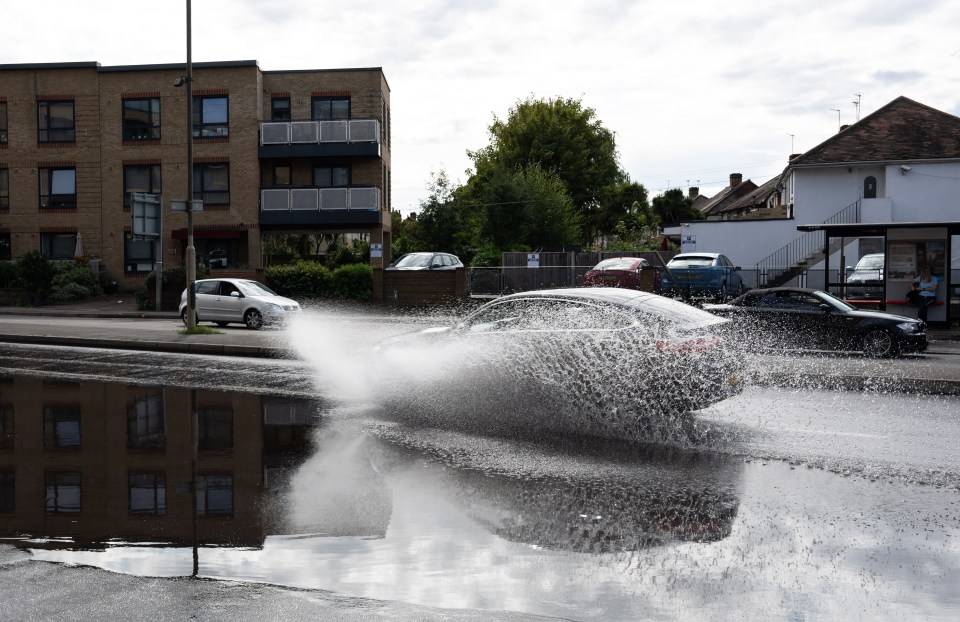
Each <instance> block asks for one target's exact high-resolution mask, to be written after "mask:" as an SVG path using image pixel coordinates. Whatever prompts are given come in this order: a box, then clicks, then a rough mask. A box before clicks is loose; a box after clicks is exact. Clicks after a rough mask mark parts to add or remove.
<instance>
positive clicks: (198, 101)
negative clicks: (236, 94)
mask: <svg viewBox="0 0 960 622" xmlns="http://www.w3.org/2000/svg"><path fill="white" fill-rule="evenodd" d="M229 135H230V115H229V106H228V103H227V96H226V95H216V96H204V97H199V96H197V97H194V98H193V136H194V138H209V137H211V136H229Z"/></svg>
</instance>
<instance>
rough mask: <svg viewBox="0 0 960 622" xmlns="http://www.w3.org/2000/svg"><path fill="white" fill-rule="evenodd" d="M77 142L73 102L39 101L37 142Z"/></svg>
mask: <svg viewBox="0 0 960 622" xmlns="http://www.w3.org/2000/svg"><path fill="white" fill-rule="evenodd" d="M75 140H76V128H75V127H74V122H73V101H38V102H37V142H41V143H72V142H74V141H75Z"/></svg>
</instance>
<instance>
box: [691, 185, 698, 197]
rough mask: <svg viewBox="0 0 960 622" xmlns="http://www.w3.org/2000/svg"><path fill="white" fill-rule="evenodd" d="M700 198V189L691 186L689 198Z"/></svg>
mask: <svg viewBox="0 0 960 622" xmlns="http://www.w3.org/2000/svg"><path fill="white" fill-rule="evenodd" d="M698 196H700V188H697V187H696V186H690V190H689V197H690V198H691V199H696V198H697V197H698Z"/></svg>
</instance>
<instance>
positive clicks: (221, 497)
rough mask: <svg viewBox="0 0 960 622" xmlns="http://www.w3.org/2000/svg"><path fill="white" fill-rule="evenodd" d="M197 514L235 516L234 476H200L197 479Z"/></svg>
mask: <svg viewBox="0 0 960 622" xmlns="http://www.w3.org/2000/svg"><path fill="white" fill-rule="evenodd" d="M197 514H198V515H205V514H206V515H210V514H214V515H221V516H230V515H232V514H233V476H232V475H200V476H198V477H197Z"/></svg>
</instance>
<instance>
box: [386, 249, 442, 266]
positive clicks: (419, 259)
mask: <svg viewBox="0 0 960 622" xmlns="http://www.w3.org/2000/svg"><path fill="white" fill-rule="evenodd" d="M432 257H433V255H430V254H429V253H427V254H423V255H420V254H417V255H414V254H410V255H404V256H403V257H401V258H400V259H398V260H397V263H395V264H393V267H394V268H429V267H430V259H431V258H432Z"/></svg>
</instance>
